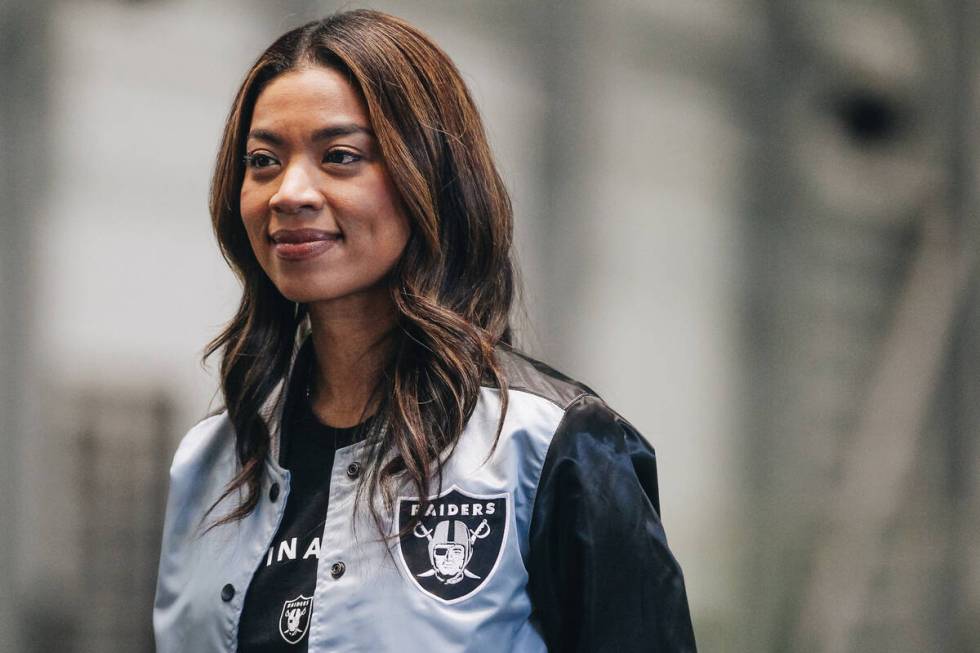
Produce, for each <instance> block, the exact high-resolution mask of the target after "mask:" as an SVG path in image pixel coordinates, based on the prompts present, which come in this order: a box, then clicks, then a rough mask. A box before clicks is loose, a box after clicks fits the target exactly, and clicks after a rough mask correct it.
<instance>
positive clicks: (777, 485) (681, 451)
mask: <svg viewBox="0 0 980 653" xmlns="http://www.w3.org/2000/svg"><path fill="white" fill-rule="evenodd" d="M360 5H361V6H371V7H375V8H379V9H384V10H388V11H391V12H392V13H395V14H398V15H401V16H404V17H405V18H407V19H408V20H410V21H412V22H414V23H416V24H417V25H419V26H420V27H421V28H422V29H424V30H425V31H426V32H428V33H429V34H431V35H432V36H433V37H434V38H435V40H436V41H437V42H438V43H440V45H442V46H443V47H444V49H446V51H447V52H448V53H449V54H450V55H451V56H452V57H453V59H454V60H455V61H456V62H457V64H458V65H459V67H460V69H461V70H462V72H463V75H464V77H465V78H466V80H467V82H468V83H469V84H470V85H471V89H472V91H473V93H474V95H475V97H476V99H477V101H478V103H479V104H480V106H481V108H482V110H483V113H484V118H485V120H486V123H487V127H488V131H489V133H490V136H491V141H492V143H493V145H494V149H495V152H496V155H497V159H498V163H499V165H500V167H501V170H502V172H503V175H504V178H505V180H506V181H507V183H508V186H509V188H510V189H511V191H512V195H513V199H514V205H515V211H516V219H517V227H516V228H517V234H516V241H517V246H518V254H519V262H520V266H521V269H522V272H523V277H524V283H525V286H526V295H525V302H524V304H525V308H526V315H518V316H517V317H518V322H519V337H520V339H521V342H522V343H523V345H524V346H525V348H526V349H528V350H529V351H530V353H532V354H535V355H537V356H539V357H541V358H544V359H545V360H547V361H548V362H550V363H552V364H553V365H555V366H556V367H558V368H559V369H562V370H563V371H565V372H567V373H569V374H570V375H572V376H576V377H578V378H581V379H582V380H583V381H585V382H587V383H589V385H591V386H593V387H595V388H596V389H597V390H598V391H599V392H600V394H602V395H603V396H604V397H605V398H606V399H607V400H608V401H609V403H610V404H611V405H612V406H614V407H615V408H616V409H617V410H619V412H621V413H622V414H624V415H625V416H626V417H627V418H629V419H630V420H631V421H632V422H633V423H634V424H636V426H637V427H638V428H639V429H640V431H641V432H643V433H644V434H645V435H646V436H647V437H648V438H649V439H650V441H651V442H652V443H653V444H654V446H655V447H656V449H657V452H658V458H659V461H660V462H659V465H660V468H659V472H660V482H661V499H662V504H663V512H664V514H663V519H664V522H665V524H666V528H667V532H668V535H669V537H670V542H671V546H672V548H673V549H674V551H675V553H676V554H677V556H678V558H679V560H680V562H681V563H682V565H683V567H684V569H685V573H686V580H687V584H688V592H689V597H690V602H691V607H692V612H693V616H694V621H695V631H696V634H697V636H698V641H699V644H700V648H701V650H704V651H805V650H814V651H827V652H830V651H862V652H864V651H889V652H896V651H899V652H900V651H923V650H943V651H957V652H958V651H975V650H977V648H976V644H975V642H977V641H980V633H978V632H977V626H976V624H977V623H980V620H978V617H980V589H978V588H980V563H978V561H980V555H977V553H978V547H980V537H978V535H980V527H977V524H978V523H980V519H978V517H980V505H978V502H977V497H978V496H980V482H978V480H977V479H978V478H980V475H978V474H977V469H978V466H977V462H978V460H977V457H978V454H980V449H978V447H977V445H976V442H977V438H976V435H975V434H976V433H977V428H978V427H980V413H978V412H977V409H975V408H974V406H975V405H980V403H978V402H977V401H975V400H974V397H976V396H977V394H978V391H980V387H977V385H978V384H977V382H976V381H975V380H974V378H976V377H977V376H978V375H977V374H976V372H977V371H978V369H980V360H978V353H980V350H978V344H980V343H978V342H977V337H976V336H975V335H973V334H975V333H978V329H977V327H978V326H980V325H978V324H977V320H978V318H980V316H978V313H977V308H978V305H980V304H978V302H977V297H976V288H975V283H973V282H974V280H975V279H976V276H977V275H976V272H975V270H974V268H973V258H974V252H973V250H974V249H975V247H972V244H973V243H976V242H977V241H976V235H975V234H976V229H975V226H976V218H975V217H974V216H975V215H976V208H977V203H976V192H975V191H974V188H975V187H976V182H977V180H978V179H977V154H978V153H977V133H976V129H975V128H974V127H973V124H972V123H973V121H972V115H974V114H975V113H976V111H975V110H976V109H977V108H980V107H978V102H977V99H978V98H977V92H976V89H977V80H978V68H977V63H978V57H980V45H978V42H977V38H976V37H977V34H978V27H980V9H978V8H975V7H973V6H972V3H969V2H967V1H966V0H881V1H872V0H821V1H819V2H818V1H811V0H691V1H685V2H676V1H673V0H616V1H614V2H605V1H599V0H561V1H558V0H553V1H543V2H534V3H527V2H519V1H517V0H500V1H494V2H487V1H477V0H466V1H459V0H431V1H427V2H409V1H408V0H402V1H398V0H391V1H387V2H365V3H360ZM347 6H348V5H346V4H342V3H338V2H314V1H296V2H282V3H268V2H259V1H257V0H247V1H245V2H237V1H236V2H233V1H232V0H217V1H214V2H203V1H200V0H142V1H139V2H134V1H123V0H79V1H77V2H68V1H67V0H61V1H55V0H45V1H43V2H32V3H27V2H13V1H6V2H4V1H2V0H0V51H2V52H3V56H2V57H0V79H2V80H3V83H4V85H5V88H9V89H10V90H9V92H5V93H3V94H2V95H0V148H2V151H3V152H4V159H5V165H4V172H3V174H2V175H0V193H2V195H3V196H4V198H5V200H4V201H3V202H0V219H2V222H0V365H2V369H3V370H4V375H2V377H0V429H2V433H0V434H2V436H3V437H4V444H5V445H6V447H5V451H6V452H9V454H10V455H7V456H2V457H0V497H4V498H5V499H6V500H4V501H0V520H2V525H0V579H2V580H0V653H5V652H6V651H11V652H13V651H16V652H17V653H20V651H32V650H37V651H42V650H43V651H49V650H58V651H99V652H100V653H106V652H111V651H127V652H131V651H141V650H151V649H150V643H149V639H148V636H149V630H148V627H149V622H148V619H149V613H150V605H149V600H150V599H149V597H150V596H151V594H152V586H153V582H154V580H155V579H154V574H155V564H156V560H155V557H156V555H157V549H156V547H157V542H156V531H157V530H158V528H159V525H160V519H161V517H162V515H161V510H162V508H163V505H162V504H163V491H164V486H165V474H166V469H167V466H168V465H169V462H170V456H171V455H172V452H173V449H174V447H175V446H176V442H177V440H178V439H179V438H180V436H181V435H182V433H184V432H185V431H186V430H187V429H188V428H189V427H190V426H191V425H192V424H193V423H195V422H196V421H197V420H199V419H201V418H202V417H203V416H204V415H205V414H206V413H207V411H208V410H209V408H210V407H212V406H213V405H214V404H215V403H217V402H218V399H217V398H216V397H215V387H216V379H215V375H214V373H213V368H210V369H205V368H202V367H201V366H200V364H199V361H198V357H199V355H200V352H201V350H202V348H203V346H204V344H205V343H206V342H207V341H208V340H209V339H210V338H211V337H213V336H214V335H215V334H216V333H217V332H218V330H219V329H220V327H221V325H222V324H223V323H224V321H225V320H227V319H228V318H229V317H230V316H231V314H232V312H233V310H234V308H235V306H236V303H237V294H238V289H237V286H236V284H235V281H234V279H233V277H232V276H231V274H230V273H229V272H228V271H227V269H226V268H225V267H224V263H223V262H222V261H221V258H220V255H219V254H218V251H217V247H216V245H215V242H214V238H213V236H212V235H211V233H210V225H209V218H208V215H207V186H208V181H209V175H210V166H211V163H212V161H213V157H214V155H215V153H216V150H217V144H218V138H219V134H220V130H221V127H222V124H223V121H224V118H225V116H226V114H227V111H228V108H229V107H230V104H231V99H232V97H233V93H234V91H235V89H236V87H237V85H238V84H239V82H240V80H241V78H242V76H243V74H244V72H245V70H246V69H247V67H248V66H249V65H250V63H251V62H252V60H253V59H254V58H255V57H256V56H257V55H258V54H259V52H261V50H262V49H263V48H264V47H265V46H266V45H267V44H268V43H269V42H271V40H272V38H274V37H275V36H277V35H278V34H280V33H282V32H283V31H285V30H286V29H288V28H290V27H293V26H295V25H298V24H300V23H302V22H304V21H305V20H309V19H313V18H316V17H320V16H322V15H324V14H326V13H329V12H331V11H333V10H335V9H337V8H341V7H342V8H346V7H347ZM10 525H12V526H13V527H12V528H11V527H9V526H10ZM636 563H637V564H638V565H642V561H637V562H636ZM838 563H839V564H838Z"/></svg>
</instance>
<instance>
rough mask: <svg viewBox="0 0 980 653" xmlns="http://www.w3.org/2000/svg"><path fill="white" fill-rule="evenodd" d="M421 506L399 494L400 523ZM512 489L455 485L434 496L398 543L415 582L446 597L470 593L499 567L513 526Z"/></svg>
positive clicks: (450, 600)
mask: <svg viewBox="0 0 980 653" xmlns="http://www.w3.org/2000/svg"><path fill="white" fill-rule="evenodd" d="M420 510H421V502H420V501H419V500H418V499H414V498H405V497H402V498H399V500H398V529H399V530H401V529H402V527H403V526H404V525H405V524H408V523H409V522H410V521H411V520H412V519H413V518H414V517H415V516H416V515H418V514H419V512H420ZM507 511H508V495H507V494H499V495H493V496H483V495H472V494H468V493H466V492H463V491H461V490H460V489H459V488H457V487H455V486H453V487H452V488H450V489H449V491H448V492H446V493H445V494H443V495H442V496H440V497H436V498H434V499H430V503H429V506H428V507H427V508H426V509H425V512H424V513H423V514H422V517H421V520H420V521H419V523H418V524H416V525H415V529H414V530H413V531H411V532H410V533H408V534H406V535H403V536H402V538H401V540H400V541H399V543H398V546H399V550H400V552H401V557H402V560H403V561H404V563H405V568H406V570H407V571H408V574H409V576H410V577H411V579H412V582H413V583H415V585H416V586H418V587H419V589H421V590H422V591H423V592H425V593H426V594H428V595H429V596H432V597H433V598H436V599H439V600H441V601H444V602H446V603H455V602H457V601H462V600H463V599H465V598H467V597H469V596H471V595H472V594H474V593H475V592H476V591H477V590H479V589H480V587H482V586H483V584H484V583H486V581H487V580H488V579H489V578H490V576H491V575H492V574H493V572H494V570H495V569H496V568H497V562H498V561H499V560H500V554H501V550H502V549H503V544H504V542H505V541H506V536H507V529H508V519H507V517H508V515H507Z"/></svg>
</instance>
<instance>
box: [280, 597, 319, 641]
mask: <svg viewBox="0 0 980 653" xmlns="http://www.w3.org/2000/svg"><path fill="white" fill-rule="evenodd" d="M311 612H313V598H312V597H309V596H303V595H302V594H300V595H299V596H297V597H296V598H295V599H291V600H289V601H286V602H285V603H283V605H282V615H280V617H279V634H280V635H282V638H283V639H284V640H286V641H287V642H289V643H290V644H295V643H297V642H298V641H299V640H301V639H303V635H305V634H306V629H307V628H309V627H310V613H311ZM273 614H274V613H273Z"/></svg>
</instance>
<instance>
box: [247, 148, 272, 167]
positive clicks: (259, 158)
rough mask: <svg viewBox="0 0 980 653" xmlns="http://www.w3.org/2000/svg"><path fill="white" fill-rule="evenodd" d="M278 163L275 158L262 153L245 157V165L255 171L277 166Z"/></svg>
mask: <svg viewBox="0 0 980 653" xmlns="http://www.w3.org/2000/svg"><path fill="white" fill-rule="evenodd" d="M276 163H278V161H276V160H275V158H274V157H272V156H270V155H268V154H263V153H261V152H257V153H255V154H246V155H245V165H247V166H248V167H249V168H253V169H255V170H260V169H262V168H268V167H269V166H272V165H275V164H276Z"/></svg>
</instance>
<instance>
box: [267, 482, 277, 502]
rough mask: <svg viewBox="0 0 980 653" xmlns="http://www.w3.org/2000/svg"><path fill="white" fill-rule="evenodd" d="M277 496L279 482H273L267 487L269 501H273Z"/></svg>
mask: <svg viewBox="0 0 980 653" xmlns="http://www.w3.org/2000/svg"><path fill="white" fill-rule="evenodd" d="M278 498H279V484H278V483H273V484H272V487H270V488H269V501H272V502H273V503H275V501H276V499H278Z"/></svg>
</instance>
